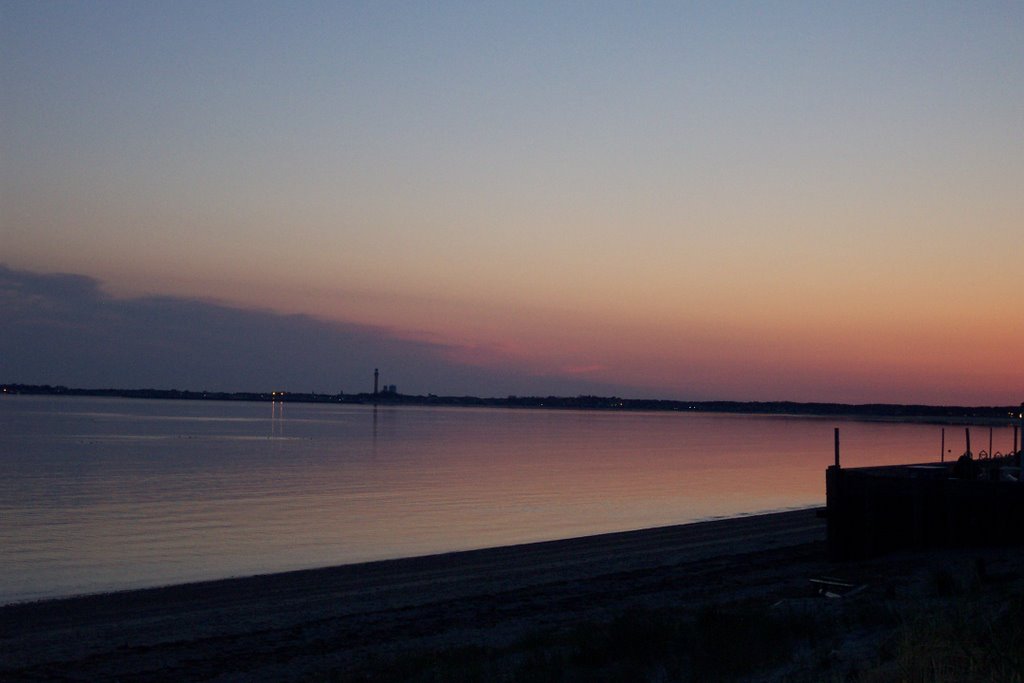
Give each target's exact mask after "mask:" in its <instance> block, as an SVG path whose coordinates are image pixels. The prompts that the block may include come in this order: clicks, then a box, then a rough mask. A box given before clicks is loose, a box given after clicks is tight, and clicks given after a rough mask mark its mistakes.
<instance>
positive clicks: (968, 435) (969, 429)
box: [964, 427, 974, 455]
mask: <svg viewBox="0 0 1024 683" xmlns="http://www.w3.org/2000/svg"><path fill="white" fill-rule="evenodd" d="M964 432H965V433H966V434H967V450H966V451H964V453H966V454H967V455H974V454H973V453H971V428H970V427H964Z"/></svg>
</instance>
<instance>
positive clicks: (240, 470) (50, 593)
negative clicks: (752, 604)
mask: <svg viewBox="0 0 1024 683" xmlns="http://www.w3.org/2000/svg"><path fill="white" fill-rule="evenodd" d="M836 426H838V427H840V429H841V436H842V458H843V464H844V465H846V466H859V465H869V464H888V463H900V462H924V461H934V460H937V459H938V458H939V454H940V428H939V427H937V426H932V425H917V424H889V423H877V422H875V423H872V422H857V421H841V420H838V421H837V420H836V419H833V418H799V417H782V416H758V415H714V414H689V413H639V412H624V413H613V412H586V411H550V410H518V409H516V410H513V409H475V408H425V407H384V406H381V407H377V408H374V407H372V406H343V405H303V404H291V403H289V404H282V403H274V404H271V403H243V402H237V403H236V402H213V401H208V402H207V401H204V402H190V401H160V400H130V399H107V398H62V397H35V396H4V397H2V398H0V473H2V475H0V553H2V561H0V603H6V602H13V601H21V600H32V599H39V598H45V597H54V596H63V595H73V594H81V593H92V592H100V591H109V590H119V589H125V588H136V587H143V586H156V585H165V584H171V583H180V582H186V581H196V580H202V579H212V578H223V577H228V576H246V575H252V574H260V573H267V572H276V571H284V570H290V569H301V568H309V567H320V566H329V565H334V564H343V563H353V562H361V561H367V560H378V559H388V558H395V557H407V556H413V555H422V554H429V553H436V552H443V551H450V550H464V549H471V548H481V547H488V546H496V545H506V544H511V543H522V542H529V541H539V540H548V539H556V538H568V537H573V536H580V535H586V534H594V533H601V532H608V531H619V530H627V529H637V528H644V527H651V526H661V525H668V524H679V523H683V522H690V521H696V520H701V519H709V518H715V517H723V516H735V515H742V514H751V513H757V512H766V511H774V510H784V509H791V508H797V507H805V506H811V505H820V504H823V503H824V495H825V494H824V471H825V468H826V467H827V466H828V465H829V464H831V462H832V460H833V431H832V430H833V427H836ZM988 436H989V434H988V429H987V428H974V429H973V430H972V443H973V444H974V447H975V450H978V449H980V448H987V445H988ZM993 439H994V446H995V450H1000V449H1001V450H1007V449H1009V448H1010V442H1011V440H1012V435H1011V432H1010V430H1009V429H996V430H995V431H994V433H993ZM963 440H964V435H963V429H954V428H950V427H947V428H946V445H947V447H948V449H949V450H951V451H952V452H953V453H954V454H958V453H960V452H962V451H963V445H964V444H963ZM1004 442H1005V443H1004Z"/></svg>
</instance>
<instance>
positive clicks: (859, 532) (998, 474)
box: [825, 453, 1024, 560]
mask: <svg viewBox="0 0 1024 683" xmlns="http://www.w3.org/2000/svg"><path fill="white" fill-rule="evenodd" d="M1020 457H1021V454H1020V453H1018V454H1015V455H1008V456H1005V457H1002V458H990V459H987V460H974V459H972V458H971V457H970V456H968V455H967V454H966V453H965V454H964V455H963V456H961V457H960V459H959V460H958V461H957V462H956V463H948V462H947V463H925V464H919V465H896V466H890V467H856V468H846V469H841V468H840V467H839V466H838V465H833V466H832V467H829V468H828V470H827V471H826V473H825V497H826V501H827V503H826V504H827V510H826V514H827V515H828V552H829V556H830V557H831V558H832V559H835V560H845V559H855V558H861V557H871V556H874V555H880V554H883V553H886V552H890V551H894V550H899V549H905V548H925V547H936V546H969V545H1008V544H1024V524H1022V523H1021V520H1022V519H1024V482H1022V481H1019V479H1020V475H1021V468H1020V466H1019V463H1020Z"/></svg>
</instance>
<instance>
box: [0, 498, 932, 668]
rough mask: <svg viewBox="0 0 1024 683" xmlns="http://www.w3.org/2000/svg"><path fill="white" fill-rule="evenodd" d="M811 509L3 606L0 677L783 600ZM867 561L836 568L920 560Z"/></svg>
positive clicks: (804, 545)
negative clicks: (633, 612) (671, 607)
mask: <svg viewBox="0 0 1024 683" xmlns="http://www.w3.org/2000/svg"><path fill="white" fill-rule="evenodd" d="M817 512H818V511H817V510H799V511H792V512H783V513H777V514H768V515H757V516H750V517H740V518H734V519H726V520H715V521H708V522H701V523H696V524H687V525H680V526H673V527H663V528H657V529H647V530H641V531H633V532H624V533H614V534H604V535H599V536H591V537H585V538H577V539H568V540H561V541H552V542H546V543H533V544H527V545H520V546H510V547H503V548H494V549H487V550H476V551H468V552H460V553H450V554H443V555H434V556H429V557H422V558H411V559H403V560H391V561H385V562H373V563H366V564H358V565H348V566H341V567H333V568H327V569H316V570H307V571H298V572H288V573H284V574H273V575H265V576H255V577H249V578H239V579H227V580H222V581H211V582H203V583H194V584H187V585H181V586H169V587H165V588H156V589H147V590H135V591H126V592H119V593H110V594H104V595H95V596H86V597H78V598H69V599H60V600H50V601H43V602H38V603H27V604H17V605H8V606H5V607H0V679H2V680H53V679H57V680H83V681H84V680H89V681H92V680H112V679H115V680H121V681H131V680H305V679H309V678H315V679H328V678H331V679H346V678H349V677H354V678H372V677H373V676H372V674H373V672H374V671H375V670H377V669H378V668H380V667H381V666H382V665H384V664H387V663H388V662H391V661H394V660H395V659H396V658H402V657H409V656H410V655H415V654H416V653H421V654H422V653H429V652H432V651H436V650H439V649H442V650H443V649H446V648H448V649H450V648H454V647H464V646H476V647H491V648H493V647H503V646H507V645H509V644H511V643H514V642H516V641H517V640H519V639H522V638H523V637H524V636H528V635H529V634H531V633H537V632H540V631H551V630H557V629H559V628H565V627H568V626H571V625H572V624H575V623H580V622H593V621H598V622H599V621H601V620H602V619H609V618H613V617H614V615H616V614H621V613H622V612H623V611H625V610H630V609H643V608H652V607H655V608H662V607H664V606H666V605H676V606H679V607H680V608H681V609H683V608H685V609H690V608H693V607H694V606H697V605H700V604H702V603H708V602H723V601H726V602H736V601H744V600H746V601H751V600H753V601H758V600H760V601H770V602H772V603H779V602H780V601H786V600H796V601H799V600H803V599H805V598H806V597H808V596H810V595H813V593H811V592H810V591H811V588H812V584H810V583H808V581H809V579H810V578H813V577H815V576H823V575H828V574H834V573H835V567H834V566H833V565H830V564H829V563H828V562H827V561H826V559H825V549H824V538H825V522H824V519H823V518H822V517H821V516H820V515H818V514H817ZM878 562H881V563H882V564H879V563H878ZM878 562H876V563H874V564H872V563H861V564H860V565H846V566H845V567H844V568H843V570H844V571H846V573H847V574H848V575H850V574H857V573H858V572H859V573H861V574H866V575H869V576H880V575H882V574H884V573H886V572H889V573H892V572H893V571H894V564H893V563H894V562H895V563H897V564H898V563H899V562H904V563H905V564H906V563H909V564H913V565H915V566H923V564H922V563H925V564H927V562H928V560H927V559H922V558H916V559H915V558H911V559H910V560H906V559H904V560H892V559H889V560H880V561H878ZM915 563H916V564H915ZM908 566H909V565H908ZM904 568H905V567H904ZM897 573H898V572H897ZM904 573H906V572H904ZM858 580H859V579H858ZM889 590H891V589H889ZM385 668H386V667H385Z"/></svg>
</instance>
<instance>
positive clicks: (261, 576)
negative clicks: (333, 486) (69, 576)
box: [0, 505, 825, 610]
mask: <svg viewBox="0 0 1024 683" xmlns="http://www.w3.org/2000/svg"><path fill="white" fill-rule="evenodd" d="M824 509H825V508H824V506H823V505H811V506H800V507H793V508H784V509H776V510H768V511H762V512H747V513H739V514H736V515H728V516H716V517H709V518H706V519H698V520H695V521H692V522H682V523H679V524H665V525H661V526H654V527H642V528H639V529H627V530H623V531H606V532H600V533H594V534H586V535H583V536H571V537H568V538H554V539H547V540H540V541H527V542H523V543H512V544H509V545H501V546H485V547H481V548H467V549H462V550H444V551H440V552H431V553H427V554H423V555H410V556H406V557H388V558H382V559H375V560H362V561H357V562H345V563H341V564H331V565H324V566H314V567H303V568H298V569H285V570H281V571H266V572H256V573H252V574H235V575H229V576H219V577H213V578H200V579H193V580H186V581H175V582H172V583H166V584H154V585H148V586H132V587H126V588H111V589H101V590H95V591H88V592H83V593H69V594H65V595H47V596H41V597H29V598H19V599H14V600H12V601H10V602H0V610H3V609H4V608H6V607H15V606H21V605H38V604H43V603H50V602H61V601H77V600H91V599H104V598H107V597H114V596H118V595H122V594H129V593H139V594H142V593H147V592H150V591H176V590H184V589H188V588H191V587H196V588H200V587H203V586H207V585H211V586H212V585H214V584H218V585H219V584H224V583H230V582H237V581H260V580H278V579H273V578H271V577H281V578H280V579H279V580H280V581H287V580H288V577H293V578H294V577H299V576H300V575H307V574H308V575H310V577H309V578H308V580H310V581H315V580H316V578H315V577H314V576H313V575H315V574H318V573H339V572H344V571H345V570H352V571H357V572H361V571H374V570H376V569H378V568H382V567H386V566H388V565H392V566H398V565H402V564H409V565H414V564H416V565H418V564H423V563H431V562H440V561H441V558H445V560H446V561H448V560H452V561H456V562H458V561H467V562H471V561H473V558H474V557H475V556H479V557H485V556H487V555H492V554H494V555H498V554H515V553H518V552H524V553H533V552H545V551H550V552H553V553H558V552H563V550H562V546H563V545H565V546H597V545H598V544H601V545H606V544H608V543H615V542H616V541H621V542H627V539H628V538H629V537H636V538H637V539H638V540H639V538H640V537H641V536H643V537H654V536H657V535H661V534H666V535H668V534H671V533H672V532H673V531H681V530H682V529H684V528H690V527H698V526H701V525H713V524H723V523H724V524H728V523H730V522H733V521H735V520H742V519H747V518H762V517H766V518H767V517H773V516H775V515H788V514H792V513H802V512H807V511H815V512H816V513H817V512H818V511H822V512H823V511H824Z"/></svg>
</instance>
